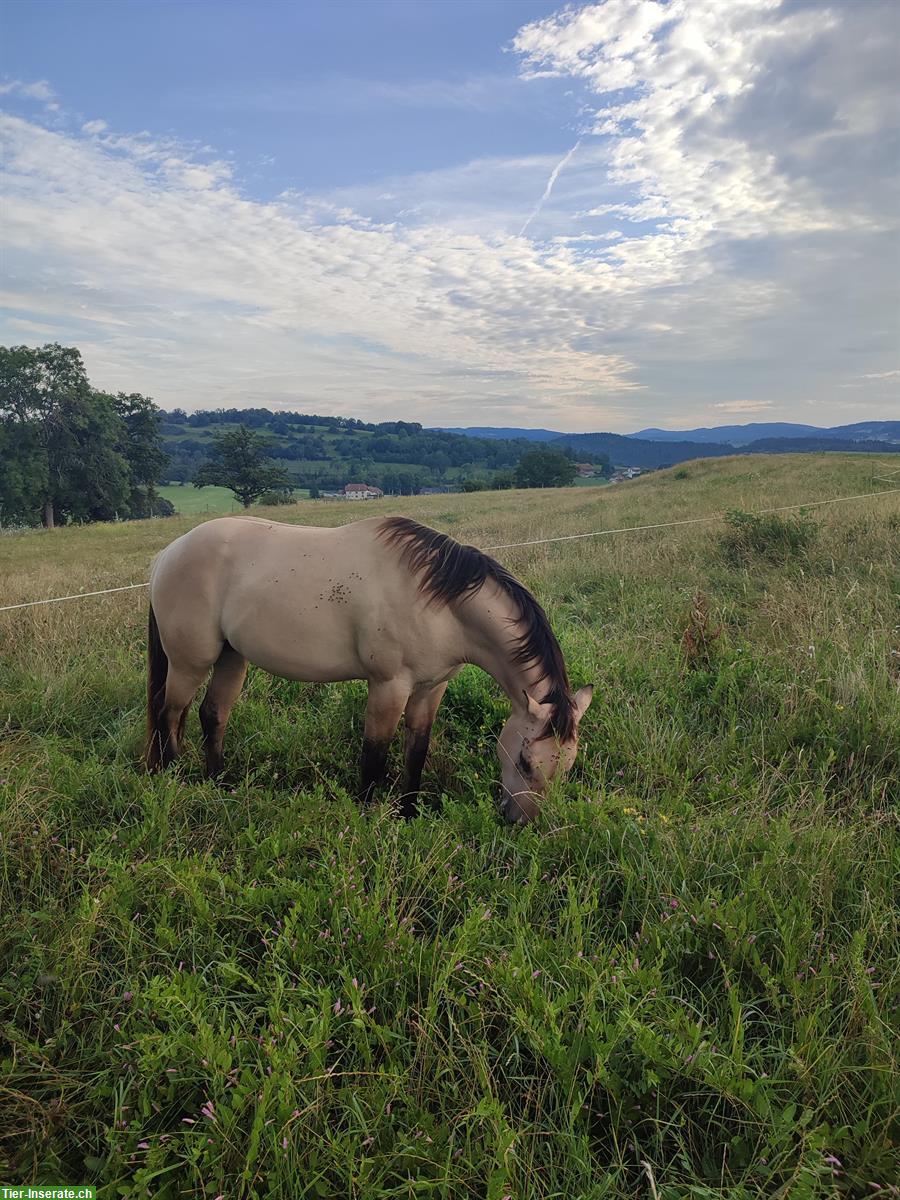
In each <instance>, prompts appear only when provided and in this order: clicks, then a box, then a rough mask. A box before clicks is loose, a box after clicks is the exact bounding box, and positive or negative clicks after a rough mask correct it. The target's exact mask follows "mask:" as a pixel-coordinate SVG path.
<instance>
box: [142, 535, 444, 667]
mask: <svg viewBox="0 0 900 1200" xmlns="http://www.w3.org/2000/svg"><path fill="white" fill-rule="evenodd" d="M212 526H218V527H219V528H218V529H213V528H212ZM377 528H378V521H377V520H365V521H359V522H353V523H352V524H350V525H345V526H341V527H339V528H337V529H320V528H315V527H310V526H298V525H283V524H280V523H278V522H265V521H258V520H254V521H246V520H242V519H240V518H223V519H221V520H219V521H215V522H208V523H207V525H205V526H200V527H198V529H197V530H194V531H192V533H191V534H189V535H186V536H187V537H188V538H194V535H195V534H197V535H200V534H201V531H203V530H205V531H206V532H205V534H203V535H201V536H198V537H196V538H194V540H195V542H196V548H194V547H191V550H192V551H194V550H195V553H193V554H187V553H185V552H183V551H182V553H180V554H179V555H178V562H177V567H178V570H177V572H172V574H173V575H175V574H178V575H180V583H179V584H178V585H177V586H179V587H180V589H181V591H182V592H183V593H184V594H185V595H187V596H190V595H191V594H192V593H194V592H195V591H196V592H197V593H198V594H199V597H200V601H199V602H200V603H201V604H203V603H204V602H205V603H207V604H211V607H212V608H213V609H214V610H217V611H216V612H215V617H216V623H217V626H218V628H219V630H220V631H221V637H222V638H225V639H227V641H228V642H230V643H231V645H232V646H233V647H234V648H235V649H236V650H237V651H238V652H239V653H241V654H242V655H244V656H245V657H246V658H247V659H249V661H250V662H251V663H254V664H255V665H256V666H260V667H262V668H264V669H265V670H267V671H270V672H271V673H272V674H275V675H281V676H284V677H286V678H288V679H298V680H308V681H311V682H325V681H331V680H340V679H369V680H373V679H375V680H379V679H380V680H383V679H393V678H398V677H404V676H405V677H406V678H407V679H408V681H409V683H410V685H411V686H415V685H417V684H420V683H423V682H426V681H432V680H434V681H436V680H438V679H440V678H444V677H447V676H449V675H450V674H452V672H453V669H454V668H455V666H456V665H457V663H458V662H459V661H460V654H461V650H460V648H459V647H458V646H457V645H456V638H455V636H453V635H454V633H455V622H454V621H453V619H452V618H451V617H450V614H449V613H447V612H446V611H444V612H436V611H434V609H433V608H432V609H428V608H426V605H425V604H424V602H423V601H422V599H421V597H420V596H419V595H418V592H417V588H416V582H415V580H414V579H413V578H412V577H411V576H410V575H409V573H408V571H407V570H406V569H405V567H403V566H402V565H401V563H400V562H399V559H398V556H397V555H396V553H395V552H394V551H392V550H391V549H390V548H389V547H386V546H385V545H384V544H383V542H381V541H380V540H379V539H377V538H376V536H375V534H376V532H377ZM179 540H181V539H179ZM174 546H177V543H175V544H173V548H174ZM164 553H165V552H164ZM192 563H194V564H196V566H193V565H192ZM188 575H196V576H197V578H196V579H193V580H189V579H188V578H187V576H188ZM192 584H193V585H194V586H191V585H192ZM211 593H217V594H216V595H214V596H211ZM157 619H158V620H159V619H160V613H159V612H157ZM198 624H199V622H198Z"/></svg>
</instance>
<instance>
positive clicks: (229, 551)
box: [146, 517, 593, 823]
mask: <svg viewBox="0 0 900 1200" xmlns="http://www.w3.org/2000/svg"><path fill="white" fill-rule="evenodd" d="M248 662H252V663H254V664H255V665H256V666H259V667H263V668H264V669H265V670H267V671H270V672H271V673H272V674H273V675H281V676H284V677H285V678H287V679H298V680H306V681H310V682H327V681H334V680H341V679H365V680H367V681H368V684H369V698H368V703H367V705H366V719H365V734H364V738H363V744H362V763H361V772H362V798H363V799H364V800H368V799H369V798H370V797H371V795H372V792H373V790H374V788H375V786H376V785H377V784H379V783H380V782H382V781H383V779H384V776H385V770H386V764H387V755H388V746H389V744H390V741H391V738H392V737H393V735H394V733H395V731H396V729H397V725H398V724H399V721H400V718H401V716H403V717H405V724H406V748H405V757H406V792H405V794H404V796H403V798H402V800H401V812H402V813H403V815H404V816H412V815H414V813H415V811H416V799H417V795H418V791H419V785H420V781H421V777H422V768H423V765H424V762H425V756H426V754H427V752H428V743H429V738H430V736H431V727H432V724H433V722H434V718H435V714H436V713H437V710H438V706H439V705H440V703H441V700H442V698H443V695H444V692H445V690H446V688H447V683H448V681H449V680H450V679H452V678H453V676H454V675H455V674H456V673H457V672H458V671H459V669H460V668H461V667H462V666H463V664H465V663H475V664H477V665H478V666H479V667H481V668H483V670H485V671H487V672H488V674H489V675H492V676H493V677H494V679H496V680H497V682H498V683H499V684H500V686H501V687H502V688H503V690H504V692H505V693H506V695H507V696H508V697H509V700H510V703H511V705H512V715H511V716H510V718H509V720H508V721H507V722H506V724H505V726H504V727H503V732H502V733H501V734H500V739H499V755H500V761H501V766H502V779H503V799H502V804H501V808H502V811H503V814H504V816H505V817H506V819H507V820H508V821H510V822H514V821H519V822H523V823H524V822H527V821H530V820H531V819H532V818H533V817H534V815H535V813H536V812H537V805H538V801H539V800H540V798H541V797H542V795H543V794H544V793H545V792H546V789H547V785H548V784H549V782H550V780H551V779H552V778H553V776H554V775H556V774H557V773H560V772H565V771H568V770H569V768H570V767H571V766H572V763H573V762H574V761H575V754H576V749H577V743H578V722H579V721H580V720H581V718H582V716H583V715H584V712H585V710H586V709H587V707H588V705H589V704H590V702H591V696H592V693H593V688H592V687H590V686H589V687H583V688H581V690H580V691H578V692H575V693H574V694H573V692H572V690H571V688H570V687H569V681H568V678H567V676H566V668H565V664H564V662H563V657H562V653H561V651H560V648H559V643H558V642H557V640H556V638H555V637H554V635H553V630H552V629H551V628H550V623H549V621H548V620H547V616H546V613H545V612H544V610H543V609H542V608H541V606H540V605H539V604H538V602H537V601H536V600H535V598H534V597H533V596H532V595H531V593H530V592H529V591H528V589H527V588H526V587H524V586H523V585H522V584H521V583H519V581H518V580H517V579H515V578H514V577H513V576H512V575H511V574H510V572H509V571H507V570H506V568H505V567H503V566H501V565H500V564H499V563H498V562H495V561H494V559H492V558H490V557H488V555H486V554H483V553H482V552H481V551H480V550H477V549H475V547H473V546H462V545H460V544H459V542H456V541H454V540H453V538H450V537H447V535H446V534H443V533H437V532H436V531H435V530H433V529H429V528H427V526H425V525H419V524H418V523H417V522H415V521H410V520H407V519H406V518H405V517H387V518H381V517H375V518H372V519H370V520H364V521H354V522H353V523H351V524H349V525H343V526H340V527H338V528H336V529H323V528H315V527H310V526H301V525H284V524H281V523H280V522H276V521H265V520H260V519H258V518H247V517H221V518H219V519H217V520H213V521H207V522H206V523H205V524H203V525H198V526H197V527H196V528H194V529H192V530H191V531H190V532H189V533H186V534H184V535H183V536H182V537H179V538H177V539H176V540H175V541H174V542H172V543H171V545H169V546H167V547H166V549H165V550H163V551H162V553H161V554H159V555H158V556H157V558H156V561H155V563H154V565H153V569H152V572H151V579H150V626H149V647H148V667H149V670H148V688H147V733H148V737H147V753H146V764H147V767H148V768H149V769H150V770H158V769H159V768H161V767H166V766H168V765H169V763H171V762H172V761H173V759H175V758H177V757H178V754H179V751H180V749H181V743H182V739H183V736H184V726H185V719H186V716H187V710H188V707H189V705H190V703H191V701H192V700H193V698H194V696H195V695H196V693H197V690H198V688H199V687H200V685H201V684H202V682H203V680H204V679H205V678H206V676H207V675H208V673H209V671H210V669H212V679H211V681H210V684H209V687H208V688H207V691H206V696H205V698H204V700H203V703H202V704H201V706H200V722H201V725H202V727H203V740H204V745H205V750H206V767H207V771H208V773H209V775H211V776H216V775H217V774H219V772H220V771H221V770H222V766H223V757H222V744H223V738H224V734H225V726H226V725H227V723H228V718H229V715H230V713H231V709H232V707H233V705H234V702H235V700H236V699H237V697H238V694H239V693H240V690H241V687H242V685H243V682H244V677H245V675H246V673H247V664H248Z"/></svg>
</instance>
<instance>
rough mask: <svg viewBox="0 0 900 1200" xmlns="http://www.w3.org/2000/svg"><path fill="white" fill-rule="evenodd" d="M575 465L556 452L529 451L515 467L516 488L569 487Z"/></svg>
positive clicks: (573, 478)
mask: <svg viewBox="0 0 900 1200" xmlns="http://www.w3.org/2000/svg"><path fill="white" fill-rule="evenodd" d="M576 474H577V472H576V470H575V464H574V463H573V462H572V460H571V459H570V458H567V457H566V456H565V454H560V452H559V451H558V450H544V449H538V450H529V451H528V453H527V454H523V455H522V459H521V461H520V463H519V465H518V466H517V467H516V487H520V488H535V487H571V486H572V484H573V483H574V481H575V476H576Z"/></svg>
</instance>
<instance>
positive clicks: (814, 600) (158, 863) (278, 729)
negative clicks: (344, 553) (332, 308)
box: [0, 455, 900, 1200]
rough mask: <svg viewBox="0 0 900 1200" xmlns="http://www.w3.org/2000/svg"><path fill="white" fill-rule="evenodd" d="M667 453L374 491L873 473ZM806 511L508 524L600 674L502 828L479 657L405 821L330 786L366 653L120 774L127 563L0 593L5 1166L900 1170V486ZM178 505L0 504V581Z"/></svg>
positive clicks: (273, 690) (64, 569)
mask: <svg viewBox="0 0 900 1200" xmlns="http://www.w3.org/2000/svg"><path fill="white" fill-rule="evenodd" d="M684 470H685V469H682V470H681V471H680V472H661V473H659V474H657V475H655V476H652V477H650V478H647V479H645V480H641V481H636V482H635V483H630V484H625V485H621V486H618V487H616V488H605V489H598V490H596V491H591V490H590V489H571V490H568V491H563V492H558V493H557V492H554V493H547V492H543V493H539V494H536V493H521V492H519V493H495V494H491V495H487V496H486V495H484V494H477V493H476V494H474V495H471V496H436V497H427V498H419V499H416V500H408V501H402V502H398V503H396V504H394V503H391V504H390V511H396V512H404V513H409V514H410V515H414V516H416V517H418V518H419V519H422V520H425V521H427V522H429V523H431V524H433V525H435V526H436V527H439V528H442V529H446V530H447V531H448V532H451V533H452V534H453V535H454V536H456V537H458V538H460V539H462V540H466V541H471V542H474V543H476V544H480V545H493V544H497V543H502V542H512V541H525V540H530V539H533V538H538V537H542V536H554V535H561V534H566V533H575V532H582V531H583V530H586V529H600V528H615V527H620V526H625V525H632V524H650V523H653V522H654V521H663V520H678V519H688V518H691V517H696V516H704V515H707V514H711V513H715V512H724V511H726V510H735V509H740V510H742V511H744V512H752V511H753V510H754V509H759V508H763V507H774V506H777V505H779V504H793V503H800V502H802V501H804V500H815V499H828V498H831V497H834V496H838V495H842V494H853V493H856V492H863V491H869V490H875V489H876V488H877V487H878V486H879V485H878V484H877V483H875V484H873V483H872V477H873V476H877V475H878V474H880V473H883V469H882V464H879V463H873V462H872V460H871V459H869V458H864V457H862V456H852V455H848V456H832V455H829V456H823V457H822V458H821V459H812V458H810V457H806V456H803V457H800V456H798V457H788V458H785V457H779V458H773V459H762V458H760V459H756V458H755V459H754V460H753V461H752V462H749V461H748V460H747V459H746V458H741V459H727V460H717V461H714V462H711V461H707V462H699V463H692V464H691V465H690V467H689V468H687V476H686V477H684ZM679 476H681V477H679ZM884 486H887V485H886V484H885V485H884ZM375 511H381V509H380V508H379V509H375V508H374V507H373V506H369V507H367V508H366V509H365V512H364V514H361V513H360V512H359V510H358V509H355V508H354V509H350V508H349V506H347V507H344V506H339V505H334V506H325V505H322V504H312V503H307V504H302V505H298V506H296V508H294V509H278V510H277V511H276V510H273V516H275V517H276V519H279V520H284V519H290V520H298V521H308V522H315V523H319V524H335V523H338V522H341V521H344V520H348V519H356V518H357V517H358V516H360V515H366V516H368V515H371V514H372V513H373V512H375ZM384 511H387V508H385V510H384ZM195 519H196V518H195ZM804 519H805V520H807V521H809V522H812V523H814V525H815V531H816V532H815V536H814V537H813V538H810V539H809V541H808V544H807V545H805V546H804V548H803V553H802V554H788V555H780V554H779V555H776V556H774V558H773V557H772V556H770V555H768V554H766V553H758V552H752V549H751V551H748V552H747V553H741V554H740V555H739V556H737V557H735V556H734V555H733V554H732V553H731V551H730V549H729V546H728V544H727V542H724V541H723V538H725V537H727V532H728V526H727V525H726V524H725V523H722V524H716V523H711V524H710V525H708V526H707V525H700V526H687V527H682V528H679V529H673V530H663V531H654V532H649V533H637V534H627V535H619V536H617V537H610V538H598V539H595V540H585V541H578V542H571V543H564V544H562V545H553V546H540V547H528V548H523V549H518V550H510V551H505V552H502V553H501V554H500V555H499V557H501V558H502V559H503V560H504V561H505V562H507V563H508V565H509V566H510V567H511V568H512V569H513V570H514V571H516V572H517V574H519V575H520V577H522V578H523V579H524V580H525V581H526V582H527V583H528V584H529V585H530V586H531V587H532V588H533V589H534V591H535V592H536V594H537V595H538V596H539V598H540V599H541V601H542V602H543V603H544V604H545V605H546V607H547V609H548V611H549V614H550V617H551V620H552V622H553V624H554V627H555V628H556V630H557V631H558V633H559V635H560V638H561V641H562V643H563V648H564V651H565V653H566V657H567V661H568V663H569V667H570V673H571V675H572V677H573V681H575V682H577V683H582V682H585V681H588V680H594V681H595V682H596V683H597V684H598V688H597V692H596V699H595V701H594V704H593V706H592V708H591V710H590V711H589V714H588V716H587V717H586V718H585V722H584V730H583V745H582V750H581V754H580V758H579V763H578V765H577V767H576V769H575V771H574V772H573V774H572V776H571V777H570V778H569V780H568V781H567V782H566V783H565V784H564V785H562V786H560V787H559V788H557V789H556V791H555V792H554V794H553V795H552V796H551V797H550V799H549V800H548V801H547V803H546V804H545V805H544V807H543V810H542V813H541V816H540V818H539V820H538V822H537V823H536V825H535V826H533V827H531V828H529V829H526V830H524V831H520V832H516V831H510V830H508V829H506V828H505V827H503V826H502V825H501V824H500V822H499V821H498V818H497V815H496V810H495V805H494V784H495V780H496V777H497V768H496V758H495V751H494V739H495V737H496V734H497V732H498V730H499V728H500V725H501V724H502V721H503V719H504V713H505V701H504V699H503V697H502V695H501V694H500V693H499V692H498V690H497V688H496V687H495V686H494V685H493V683H492V682H491V681H490V680H488V679H487V678H486V677H485V676H483V675H481V674H480V673H478V672H477V671H476V670H474V669H467V670H466V671H465V672H463V674H462V675H460V677H459V678H458V679H457V680H455V681H454V683H453V684H452V685H451V688H450V690H449V693H448V697H447V700H446V701H445V706H444V708H443V710H442V713H441V715H440V716H439V720H438V726H437V730H436V737H435V740H434V746H433V751H432V755H431V758H430V765H429V767H428V768H427V772H426V788H427V789H428V790H429V791H430V793H431V794H432V796H433V798H434V799H435V800H436V801H438V802H440V804H441V811H440V813H439V814H431V813H429V814H426V815H423V816H422V817H421V818H420V819H418V820H416V821H415V822H412V823H411V824H408V825H404V824H401V823H398V822H397V821H395V820H394V819H393V818H392V817H391V815H390V812H389V806H388V804H387V803H384V804H382V805H381V806H379V807H376V808H375V809H374V810H373V811H370V812H366V813H363V812H360V811H359V810H358V808H357V807H356V805H355V803H354V801H353V798H352V797H353V793H354V790H355V783H356V762H355V759H356V752H357V746H358V740H359V737H360V721H361V712H362V705H363V697H364V687H363V686H362V685H359V684H344V685H325V686H312V685H306V684H294V683H288V682H285V681H283V680H278V679H274V678H272V677H270V676H267V675H265V674H264V673H262V672H251V676H250V680H249V684H248V687H247V689H246V693H245V696H244V698H243V699H242V701H241V702H240V704H239V706H238V707H237V709H236V711H235V715H234V718H233V721H232V725H231V728H230V730H229V739H228V747H227V752H228V758H229V774H228V777H227V778H226V780H225V781H224V784H223V785H222V786H219V785H214V784H211V783H208V782H206V781H204V780H203V779H202V778H201V773H200V757H199V754H198V750H197V745H196V742H197V730H196V728H195V724H194V720H193V719H192V721H191V724H190V726H189V732H190V738H191V746H190V748H189V751H188V753H187V755H186V756H185V759H184V760H183V762H182V764H181V765H180V766H179V769H178V771H177V773H173V774H170V775H168V776H163V777H155V778H147V777H146V776H144V775H142V774H140V773H139V771H138V770H137V757H138V751H139V746H140V739H141V732H142V723H143V711H142V710H143V686H144V682H143V670H144V665H143V658H144V626H145V620H146V611H145V610H146V598H145V596H144V595H143V593H141V592H137V593H124V594H119V595H116V596H111V597H107V598H99V599H92V600H86V601H83V602H76V603H74V604H67V605H58V606H49V607H47V608H38V609H30V610H25V611H24V612H18V613H11V614H4V615H0V639H2V640H0V655H2V659H0V663H2V667H0V669H2V674H0V713H2V721H3V724H2V750H0V789H2V801H0V836H2V841H0V912H2V922H0V1178H3V1179H4V1180H8V1181H13V1180H17V1181H25V1180H39V1181H43V1182H61V1181H68V1182H94V1183H96V1184H97V1185H98V1186H99V1187H100V1189H101V1191H100V1194H101V1195H102V1196H104V1197H107V1196H108V1197H113V1196H123V1197H127V1198H135V1200H137V1198H138V1197H145V1196H153V1197H164V1198H169V1197H172V1198H174V1197H176V1196H183V1195H199V1196H207V1197H209V1198H213V1197H216V1196H227V1197H229V1198H232V1197H260V1198H262V1197H278V1198H282V1197H283V1198H285V1200H287V1198H288V1197H292V1198H293V1197H298V1196H304V1197H306V1196H309V1197H318V1196H321V1197H338V1196H341V1197H343V1196H346V1197H358V1198H360V1200H363V1198H365V1200H369V1198H373V1200H375V1198H379V1200H380V1198H382V1197H383V1198H387V1197H409V1198H410V1200H411V1198H413V1197H421V1196H429V1197H430V1196H434V1197H447V1198H453V1200H456V1198H460V1200H462V1198H464V1197H465V1198H468V1197H485V1198H487V1200H502V1198H503V1197H507V1196H508V1197H514V1198H515V1200H531V1198H532V1197H535V1198H538V1197H539V1198H544V1197H547V1198H549V1197H559V1198H566V1200H569V1198H572V1197H590V1198H594V1197H615V1198H625V1197H638V1196H640V1197H652V1196H654V1195H657V1196H659V1197H661V1198H664V1200H681V1198H683V1197H691V1198H695V1200H701V1198H702V1200H709V1198H710V1197H728V1198H730V1200H731V1198H733V1200H744V1198H745V1197H757V1196H759V1197H762V1196H766V1197H769V1196H782V1197H791V1198H793V1197H800V1198H803V1200H806V1198H809V1200H816V1198H819V1197H822V1198H823V1200H824V1198H825V1197H834V1196H837V1195H854V1196H855V1195H859V1196H861V1195H869V1196H875V1195H882V1196H888V1195H894V1194H896V1188H895V1184H896V1179H897V1173H896V1165H897V1145H896V1136H897V1134H896V1127H895V1124H894V1122H895V1118H896V1113H897V1092H896V1079H897V1074H896V1045H897V1041H896V1024H897V1007H896V1004H897V983H898V953H897V951H898V930H897V908H896V903H895V893H894V885H895V882H896V878H897V866H898V862H897V840H896V825H895V805H896V801H897V799H898V793H900V764H898V746H900V699H898V684H900V640H898V634H900V617H898V608H897V592H898V584H900V553H898V547H900V503H898V502H897V497H895V496H887V497H884V498H883V499H878V500H866V501H860V502H855V503H851V504H848V505H847V506H840V505H835V506H830V507H828V508H824V509H818V510H811V511H810V512H809V513H808V514H807V515H806V517H805V518H804ZM191 523H192V519H190V518H172V519H170V520H168V521H151V522H144V523H140V524H135V525H119V526H108V527H94V528H83V529H73V530H67V529H62V530H57V531H56V532H55V533H53V534H52V535H50V534H41V533H29V534H23V535H20V536H11V537H8V538H5V539H3V540H2V541H0V556H2V558H0V604H4V603H14V602H16V601H18V600H22V599H31V598H34V597H37V596H41V595H54V594H61V593H64V592H65V593H67V592H71V591H77V590H79V589H84V590H92V589H93V588H94V587H101V586H114V585H117V584H121V583H128V582H136V581H138V580H140V579H142V578H145V577H146V570H147V566H148V563H149V560H150V558H151V557H152V555H153V553H155V552H156V551H157V550H158V549H159V548H160V547H161V546H163V545H164V544H166V543H167V542H168V541H169V540H171V538H172V537H174V536H176V535H177V534H178V533H180V532H182V531H183V530H184V529H186V528H188V527H189V526H190V524H191ZM394 765H395V768H398V767H399V761H395V764H394ZM3 1164H5V1165H3Z"/></svg>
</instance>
